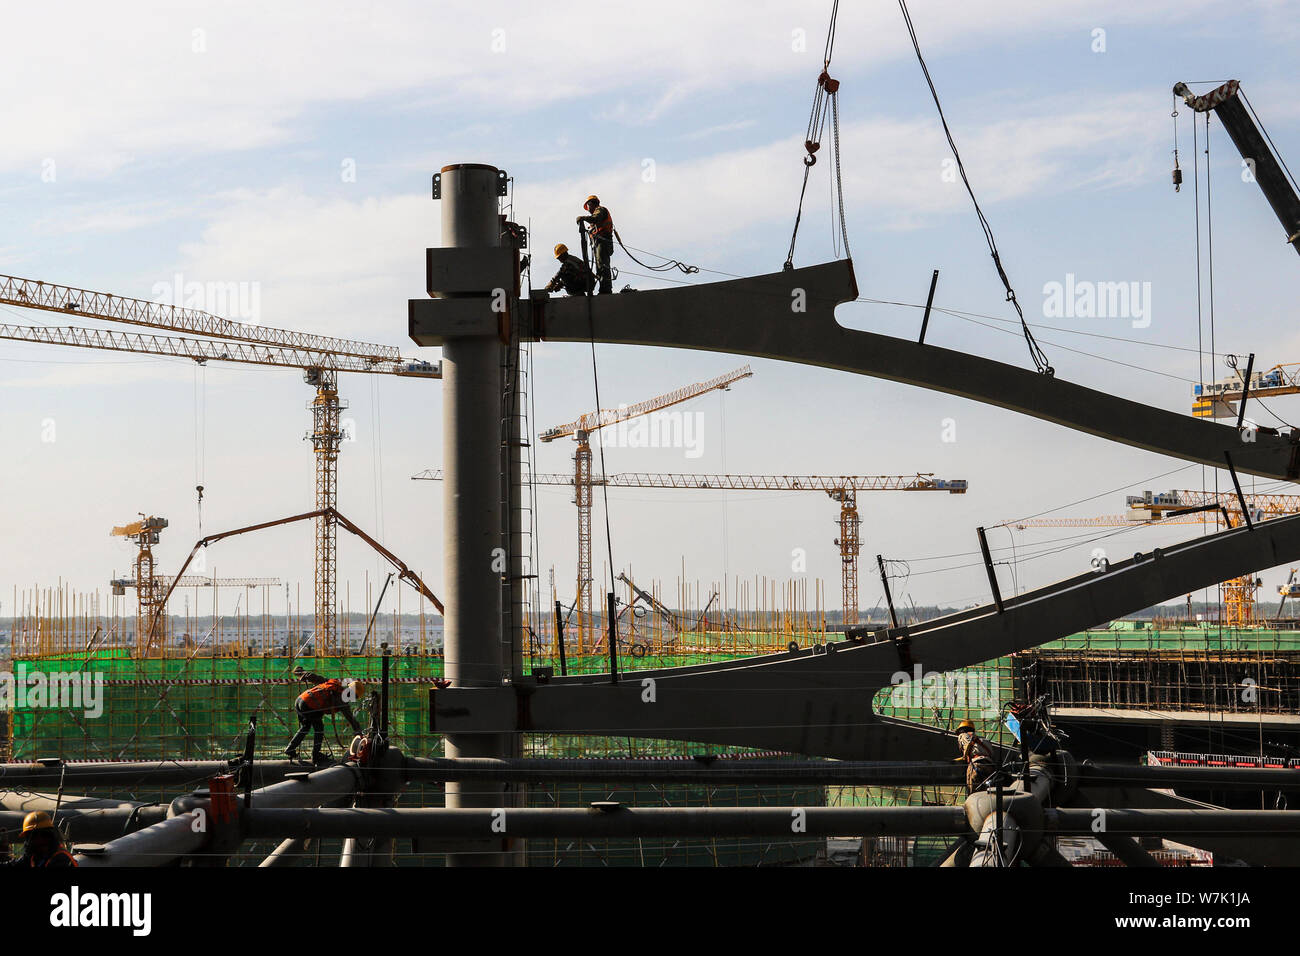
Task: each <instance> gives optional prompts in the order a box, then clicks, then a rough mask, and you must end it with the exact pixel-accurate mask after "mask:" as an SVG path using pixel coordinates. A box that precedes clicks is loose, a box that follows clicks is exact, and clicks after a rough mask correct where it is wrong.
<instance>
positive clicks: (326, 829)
mask: <svg viewBox="0 0 1300 956" xmlns="http://www.w3.org/2000/svg"><path fill="white" fill-rule="evenodd" d="M240 821H241V825H242V827H243V834H244V837H245V838H246V839H257V838H264V837H279V838H299V839H301V838H305V837H319V838H326V837H350V838H353V839H365V838H377V839H382V838H398V837H429V838H438V837H447V838H467V837H468V838H473V837H483V838H495V839H501V838H502V837H515V838H520V837H522V838H529V837H589V838H592V839H600V838H604V839H632V838H637V837H671V836H675V837H789V838H792V839H799V838H802V837H826V836H846V835H847V836H859V835H861V836H874V835H877V834H907V835H916V836H923V835H932V834H941V835H956V834H961V833H966V832H969V826H968V824H967V822H966V817H965V814H964V813H963V811H962V808H961V807H670V808H663V807H653V808H640V807H638V808H632V807H623V806H615V807H611V808H608V809H599V808H558V809H553V808H546V809H538V808H528V809H522V808H521V809H497V810H487V809H483V810H480V809H451V810H446V809H422V808H421V809H415V808H392V809H377V808H354V809H297V810H259V809H257V808H256V806H254V808H253V809H252V810H245V811H244V812H243V813H242V814H241V816H240Z"/></svg>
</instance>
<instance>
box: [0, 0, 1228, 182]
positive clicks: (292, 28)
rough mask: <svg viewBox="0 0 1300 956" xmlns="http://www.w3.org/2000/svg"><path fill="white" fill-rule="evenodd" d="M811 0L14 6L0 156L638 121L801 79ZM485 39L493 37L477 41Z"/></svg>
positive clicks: (32, 162) (36, 160)
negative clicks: (393, 128) (384, 125)
mask: <svg viewBox="0 0 1300 956" xmlns="http://www.w3.org/2000/svg"><path fill="white" fill-rule="evenodd" d="M1209 6H1210V4H1209V3H1208V2H1206V0H1185V2H1180V3H1174V2H1172V0H1152V2H1148V3H1145V4H1143V5H1141V7H1140V8H1139V7H1136V6H1134V5H1132V4H1130V3H1127V2H1121V0H1057V2H1055V3H1053V4H1041V3H1037V2H1030V0H1016V2H1011V3H1004V4H999V5H996V6H992V5H990V4H987V3H981V4H971V3H969V2H965V0H943V2H936V3H930V4H927V5H926V6H925V7H924V8H923V9H920V10H918V11H916V17H917V28H918V30H919V31H920V33H921V36H922V42H923V43H924V44H925V48H926V50H927V52H928V53H929V54H931V55H934V56H937V55H941V54H942V52H943V51H945V50H949V49H953V48H956V49H962V48H966V49H969V48H972V47H974V48H978V47H979V46H980V45H987V44H989V43H990V42H1001V41H1002V40H1004V39H1005V38H1007V37H1011V36H1020V35H1025V34H1030V33H1034V32H1036V31H1041V30H1042V29H1044V28H1045V27H1050V28H1051V29H1052V30H1054V31H1057V32H1059V31H1061V30H1068V29H1078V30H1080V31H1085V30H1086V28H1087V27H1088V26H1089V25H1091V24H1093V23H1108V24H1109V23H1114V24H1119V23H1123V22H1132V21H1134V20H1145V21H1160V20H1161V19H1162V18H1163V17H1164V16H1165V15H1167V14H1168V13H1170V12H1175V13H1177V14H1178V15H1179V16H1180V17H1184V18H1186V17H1188V16H1190V15H1192V14H1194V13H1195V11H1196V10H1198V9H1201V8H1204V7H1209ZM828 7H829V5H821V4H818V5H813V6H809V5H808V4H806V3H798V2H795V0H754V2H750V3H746V4H744V5H743V6H742V5H739V4H736V3H727V4H699V3H696V2H687V0H664V2H661V3H660V4H658V5H657V6H656V7H654V8H653V9H650V8H646V7H642V6H639V5H618V4H608V3H598V2H575V3H570V4H568V5H567V6H566V7H565V8H564V11H563V14H562V15H558V16H557V15H556V13H555V11H554V10H552V9H550V8H546V7H539V6H538V5H537V4H536V3H535V2H527V3H525V2H522V0H519V2H511V3H500V4H494V5H492V6H491V7H490V8H487V7H485V8H484V9H482V10H474V9H467V8H463V7H462V8H460V9H458V10H457V12H456V14H455V15H451V14H449V12H448V10H447V9H446V8H445V7H443V6H442V5H438V4H429V3H426V2H419V0H405V2H390V3H385V4H368V5H365V6H364V7H362V6H358V5H356V4H354V3H346V2H343V0H331V2H322V3H316V4H312V5H311V6H310V7H304V6H299V5H292V4H284V5H277V4H263V3H252V2H229V3H223V4H220V5H207V4H183V3H182V4H177V3H173V2H164V0H146V2H139V3H136V4H134V5H133V6H132V7H131V13H130V15H124V14H123V11H122V10H121V9H120V8H117V7H114V6H111V5H105V4H101V3H92V2H81V3H72V4H58V5H53V4H50V5H39V4H27V5H21V6H17V7H14V8H13V9H11V10H7V11H6V34H7V35H8V36H9V37H11V38H12V39H13V42H11V43H10V44H9V49H8V50H7V52H6V56H5V57H4V58H3V60H0V87H3V88H4V89H5V90H7V91H8V94H7V96H6V98H5V103H4V106H3V119H4V123H5V126H6V128H7V129H10V130H21V131H22V134H21V135H12V136H7V137H5V138H4V140H3V141H2V142H0V168H5V169H9V170H23V169H26V170H30V172H31V175H32V177H33V179H35V178H36V177H37V176H38V175H39V173H40V164H41V162H42V161H43V160H45V159H51V158H52V159H54V160H55V161H56V163H57V165H58V168H59V171H60V173H59V174H60V177H61V178H68V177H71V178H77V177H95V176H102V175H105V174H107V173H110V172H112V171H114V170H116V169H119V168H121V167H122V166H123V165H125V164H127V163H131V162H136V161H147V160H151V159H174V158H175V157H178V156H183V155H185V154H188V153H194V152H207V153H210V152H227V151H232V150H245V149H254V148H259V147H267V146H273V145H277V144H283V143H285V142H286V141H289V140H291V139H295V138H298V137H300V136H301V133H300V132H299V126H300V124H302V123H303V122H304V117H305V115H306V114H307V113H308V111H310V110H312V109H315V108H320V107H323V106H337V105H342V104H347V103H363V102H378V101H383V100H385V99H387V98H393V97H397V96H399V95H400V96H402V97H403V98H404V99H405V100H406V101H410V100H412V99H414V100H415V101H417V102H423V103H424V104H425V105H426V107H427V109H425V110H423V111H421V112H422V114H423V115H444V116H445V115H448V114H451V113H456V112H460V113H462V114H463V113H465V112H468V111H470V110H477V109H486V110H490V111H492V112H494V113H496V114H497V115H508V114H510V113H513V112H518V111H520V110H532V109H535V108H537V107H538V106H540V105H542V104H546V103H554V102H559V101H565V100H572V99H575V98H580V97H592V98H594V99H596V100H597V101H598V102H601V101H603V100H604V98H606V97H612V98H613V99H614V102H615V105H614V106H613V107H612V110H613V114H614V115H621V116H626V117H628V118H630V119H631V120H632V121H634V122H652V121H654V120H655V119H657V118H659V117H661V116H663V115H664V114H665V113H666V112H668V111H670V110H678V111H680V110H681V109H683V108H685V106H686V105H687V103H688V101H689V97H690V95H691V94H692V93H694V92H696V91H699V90H704V89H714V90H716V89H724V90H725V89H734V88H738V87H740V86H742V85H746V84H753V83H756V82H767V83H770V82H773V81H777V80H784V79H785V78H790V79H793V78H795V77H800V76H803V77H806V78H807V79H808V81H809V85H810V84H811V79H812V77H814V76H815V75H816V72H817V70H816V66H817V57H818V55H819V54H820V52H821V47H822V39H823V35H824V31H825V27H826V24H825V17H826V15H827V12H828ZM584 25H589V27H588V26H584ZM795 29H803V30H805V31H806V34H807V50H806V52H803V53H796V52H794V51H793V50H792V48H791V32H792V30H795ZM494 31H502V32H501V33H500V34H496V33H494ZM1081 36H1084V35H1083V34H1081ZM498 38H499V39H500V40H501V41H502V43H503V44H504V45H503V47H502V49H501V51H500V52H493V50H492V45H493V42H494V40H496V39H498ZM1084 39H1086V36H1084ZM1081 42H1083V39H1081ZM198 48H201V49H198ZM908 56H910V48H909V47H908V46H907V42H906V39H905V34H904V31H903V29H902V24H901V22H900V19H899V15H898V12H897V10H896V9H894V8H893V6H892V4H861V5H848V6H846V7H845V8H844V9H843V10H842V12H841V24H840V28H839V34H838V40H837V59H836V63H835V65H836V66H837V68H838V69H840V70H851V69H861V68H862V67H863V65H864V64H869V65H871V67H877V66H879V65H881V64H883V63H887V62H891V61H894V60H897V59H898V58H900V57H908ZM638 101H640V102H638ZM380 108H385V107H380Z"/></svg>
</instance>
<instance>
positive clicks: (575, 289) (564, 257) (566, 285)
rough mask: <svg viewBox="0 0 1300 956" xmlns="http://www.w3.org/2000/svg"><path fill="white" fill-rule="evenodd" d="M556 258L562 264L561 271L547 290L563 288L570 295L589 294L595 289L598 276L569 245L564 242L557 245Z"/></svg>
mask: <svg viewBox="0 0 1300 956" xmlns="http://www.w3.org/2000/svg"><path fill="white" fill-rule="evenodd" d="M555 260H556V262H558V263H559V264H560V271H559V272H557V273H555V278H553V279H552V280H551V281H550V282H548V283H547V284H546V291H547V292H556V291H558V290H560V289H563V290H564V291H565V292H567V293H569V295H588V294H590V293H591V291H592V290H593V289H595V287H596V277H595V276H593V275H592V274H591V270H590V269H588V268H587V264H586V263H585V262H583V261H582V260H581V259H579V258H578V257H577V256H575V255H573V254H572V253H571V252H569V247H568V246H566V245H565V244H564V243H562V242H561V243H559V244H558V245H556V247H555Z"/></svg>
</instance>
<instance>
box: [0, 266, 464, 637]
mask: <svg viewBox="0 0 1300 956" xmlns="http://www.w3.org/2000/svg"><path fill="white" fill-rule="evenodd" d="M0 305H10V306H17V307H20V308H27V309H36V310H39V311H44V312H55V313H60V314H65V315H78V316H84V317H87V318H93V319H100V320H103V321H107V322H122V323H127V324H131V325H139V326H146V327H148V328H153V329H163V330H170V331H183V332H191V333H194V334H197V335H204V336H209V337H211V338H215V339H218V340H219V341H211V340H210V339H200V338H187V337H184V336H175V335H158V334H153V333H146V332H119V331H114V330H110V329H98V328H82V327H76V326H28V325H13V324H0V339H10V340H12V341H17V342H31V343H37V344H45V345H63V346H70V347H74V348H89V349H100V350H107V351H115V352H132V353H136V354H142V355H162V356H170V357H176V358H188V359H192V360H193V361H195V362H198V363H199V364H200V365H203V364H206V363H207V362H209V361H221V362H235V363H240V364H248V365H263V366H277V367H281V368H297V369H301V370H302V372H303V378H304V380H305V381H306V382H307V384H308V385H311V386H312V387H313V388H314V389H315V390H316V394H315V397H314V398H313V400H312V401H311V403H310V404H309V405H308V408H309V410H310V411H311V413H312V430H311V432H310V434H308V436H307V438H308V439H310V441H311V443H312V450H313V453H314V456H315V478H316V481H315V502H316V508H315V512H316V514H317V517H316V518H315V523H316V534H315V562H314V563H315V570H314V574H315V608H314V610H315V641H316V648H317V652H318V653H329V652H332V651H334V650H335V649H336V644H337V626H338V622H337V613H336V611H337V609H336V600H335V598H336V593H337V585H336V578H337V570H338V561H337V529H336V527H335V521H336V519H335V515H336V514H337V508H336V505H337V503H338V502H337V498H338V454H339V446H340V445H341V443H342V441H343V438H344V437H345V436H344V434H343V431H342V426H341V420H340V412H341V411H342V409H343V408H344V407H345V405H344V404H343V403H342V402H341V401H340V399H339V394H338V374H339V373H340V372H362V373H366V374H385V375H397V376H400V377H406V378H422V379H438V378H441V377H442V367H441V363H436V364H435V363H430V362H424V361H420V360H415V359H405V358H403V357H402V355H401V353H400V352H399V351H398V350H397V349H396V348H394V347H392V346H388V345H378V344H374V343H369V342H360V341H356V340H352V339H341V338H334V337H331V336H324V335H315V334H311V333H303V332H292V331H289V330H286V329H276V328H271V327H268V326H261V325H251V324H248V323H243V322H234V321H231V320H229V319H223V318H221V317H219V316H215V315H212V314H211V313H208V312H203V311H200V310H197V309H188V308H181V307H178V306H169V305H161V304H159V303H156V302H147V301H145V300H143V299H132V298H129V297H125V296H116V295H112V294H111V293H105V292H91V291H89V290H86V289H78V288H75V287H72V286H63V285H58V284H56V283H51V282H44V281H40V280H34V279H22V278H18V277H15V276H3V275H0ZM141 560H144V561H145V562H146V563H147V564H148V567H147V568H144V569H142V568H140V567H137V580H142V581H148V582H154V581H156V580H158V579H157V577H156V576H155V575H153V573H152V572H153V567H152V555H151V554H150V555H145V554H144V553H143V552H142V555H141ZM142 571H148V574H147V575H146V576H145V577H143V578H142V577H140V575H141V573H142ZM155 590H158V591H159V592H161V589H155V588H154V586H153V584H152V583H150V584H148V585H147V586H146V587H145V588H144V590H143V591H141V601H143V602H146V603H147V602H152V601H154V591H155ZM150 606H151V607H152V605H150ZM142 608H143V605H142ZM157 617H158V616H157V615H156V614H152V613H151V614H150V615H148V616H147V617H146V616H145V612H144V610H142V611H141V620H150V621H152V620H156V619H157ZM156 644H157V642H156V641H155V640H153V639H152V638H150V640H149V646H156ZM147 649H148V648H147V647H146V650H147Z"/></svg>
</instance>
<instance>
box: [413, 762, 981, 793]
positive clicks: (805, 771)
mask: <svg viewBox="0 0 1300 956" xmlns="http://www.w3.org/2000/svg"><path fill="white" fill-rule="evenodd" d="M406 775H407V777H408V778H409V779H411V780H416V781H420V782H429V781H436V780H459V781H471V780H498V781H508V782H510V783H521V784H546V783H555V782H560V783H577V782H581V783H600V784H617V783H642V784H645V783H653V784H669V783H671V784H686V785H688V786H716V785H740V784H743V785H760V786H880V787H890V786H899V787H902V786H957V785H960V784H961V783H962V782H963V781H964V780H965V779H966V770H965V767H962V766H958V765H956V764H954V763H952V762H951V761H935V762H924V761H915V762H910V763H909V762H904V761H881V762H872V761H851V760H782V759H770V760H766V759H765V760H730V759H710V758H696V759H694V760H656V759H646V760H619V759H603V758H591V759H552V758H521V759H516V760H487V759H478V760H474V759H469V758H459V759H454V760H453V759H444V758H436V757H414V758H407V764H406Z"/></svg>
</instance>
